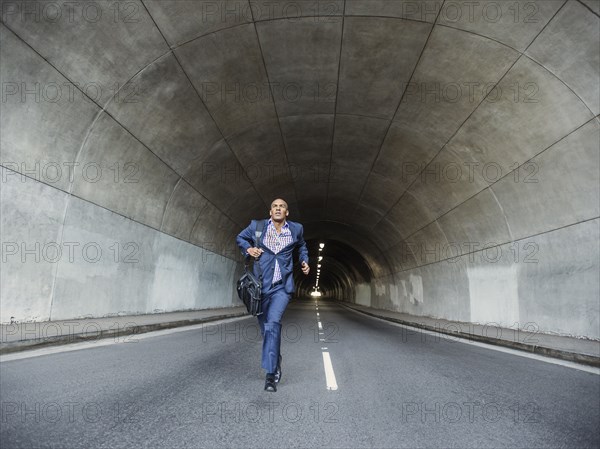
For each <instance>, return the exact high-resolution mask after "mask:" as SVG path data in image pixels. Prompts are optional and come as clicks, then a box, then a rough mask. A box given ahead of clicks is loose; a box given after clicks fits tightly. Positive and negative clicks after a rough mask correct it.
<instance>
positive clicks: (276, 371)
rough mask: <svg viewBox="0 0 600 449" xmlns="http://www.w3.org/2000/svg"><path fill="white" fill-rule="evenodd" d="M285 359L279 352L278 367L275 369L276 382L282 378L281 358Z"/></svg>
mask: <svg viewBox="0 0 600 449" xmlns="http://www.w3.org/2000/svg"><path fill="white" fill-rule="evenodd" d="M282 359H283V357H281V354H279V361H278V362H277V369H276V370H275V383H276V384H278V383H279V381H280V380H281V360H282Z"/></svg>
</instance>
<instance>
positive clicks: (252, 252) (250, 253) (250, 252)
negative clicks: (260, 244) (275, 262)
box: [246, 248, 263, 259]
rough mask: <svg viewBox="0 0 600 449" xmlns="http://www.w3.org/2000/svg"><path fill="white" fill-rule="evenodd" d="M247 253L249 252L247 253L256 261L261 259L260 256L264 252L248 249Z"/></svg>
mask: <svg viewBox="0 0 600 449" xmlns="http://www.w3.org/2000/svg"><path fill="white" fill-rule="evenodd" d="M246 252H247V253H248V254H249V255H250V256H252V257H254V258H255V259H258V258H259V257H260V255H261V254H262V253H263V250H262V249H260V248H248V249H247V250H246Z"/></svg>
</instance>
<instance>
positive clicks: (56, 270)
mask: <svg viewBox="0 0 600 449" xmlns="http://www.w3.org/2000/svg"><path fill="white" fill-rule="evenodd" d="M1 3H2V24H1V25H0V33H1V34H0V37H1V68H0V70H1V77H2V105H1V106H2V111H1V112H2V114H1V165H2V183H1V188H2V192H1V198H2V206H1V212H2V220H1V223H2V256H3V260H2V279H1V296H2V307H1V317H0V321H1V322H2V323H5V324H6V323H9V322H11V321H16V322H31V321H39V322H43V321H48V320H65V319H76V318H84V317H107V316H114V315H139V314H152V313H162V312H173V311H188V310H198V309H211V308H222V307H230V306H231V307H233V306H240V305H241V303H240V302H239V300H238V299H237V297H236V295H235V291H234V286H235V282H236V279H237V278H238V277H239V275H240V273H241V271H242V269H243V260H242V257H241V255H240V253H239V251H238V249H237V247H236V246H235V236H236V235H237V234H238V233H239V232H240V231H241V230H242V229H243V228H244V227H245V226H247V225H248V223H249V221H250V220H251V219H255V218H265V217H266V216H267V214H268V209H269V205H270V202H271V201H272V200H273V199H274V198H278V197H282V198H284V199H286V200H287V202H288V204H289V206H290V217H289V218H290V219H291V220H294V221H298V222H300V223H302V224H303V225H304V228H305V238H306V240H307V242H308V247H309V251H310V255H311V267H312V272H311V274H310V276H309V277H307V278H304V277H303V276H302V275H301V273H300V272H298V276H297V287H298V294H297V296H298V297H299V298H304V297H307V296H308V295H309V293H310V292H311V291H312V289H313V287H314V285H315V274H316V264H317V256H318V254H319V253H318V244H319V243H324V244H325V247H324V250H323V252H322V254H323V260H322V261H321V264H322V271H321V278H320V284H319V285H320V288H321V292H322V294H323V297H324V299H327V300H331V301H340V302H345V303H355V304H360V305H363V306H367V307H370V308H374V309H382V310H390V311H399V312H403V313H406V314H409V315H413V316H428V317H433V318H439V319H444V320H449V321H457V322H467V323H490V322H493V323H496V324H497V325H499V326H502V327H512V328H519V327H523V326H524V325H525V324H526V323H535V324H536V326H538V329H539V331H540V332H542V333H549V334H558V335H568V336H577V337H585V338H588V339H600V322H599V316H600V308H599V292H600V286H599V277H598V276H599V275H598V273H599V245H598V241H599V240H598V239H599V226H598V225H599V222H598V218H599V203H600V201H599V179H600V160H599V134H600V133H599V131H600V122H599V118H598V114H599V113H600V89H599V86H600V82H599V76H600V67H599V66H600V57H599V53H600V36H599V29H600V26H599V25H600V18H599V14H600V6H599V3H598V2H597V1H594V0H568V1H565V0H544V1H536V2H533V1H514V2H488V1H480V2H475V3H473V2H449V1H446V2H442V1H401V0H398V1H374V0H368V1H367V0H365V1H363V0H346V1H343V0H321V1H284V0H279V1H275V2H263V1H259V0H249V1H241V0H240V1H237V0H231V1H158V0H128V1H122V2H102V1H94V2H75V3H73V2H62V1H56V2H46V1H40V2H34V1H9V0H3V1H2V2H1Z"/></svg>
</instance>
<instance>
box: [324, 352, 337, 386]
mask: <svg viewBox="0 0 600 449" xmlns="http://www.w3.org/2000/svg"><path fill="white" fill-rule="evenodd" d="M323 365H324V366H325V380H326V382H327V389H328V390H337V389H338V384H337V382H336V380H335V373H334V372H333V365H332V364H331V357H329V352H326V351H323Z"/></svg>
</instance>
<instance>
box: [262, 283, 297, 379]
mask: <svg viewBox="0 0 600 449" xmlns="http://www.w3.org/2000/svg"><path fill="white" fill-rule="evenodd" d="M289 302H290V295H289V293H286V291H285V287H284V285H283V284H281V283H280V284H279V285H276V286H275V287H271V288H270V289H269V290H268V291H267V292H266V293H263V303H262V310H263V313H262V315H259V316H258V323H259V325H260V332H261V335H262V337H263V347H262V367H263V368H264V369H265V370H266V372H267V373H274V372H275V369H276V368H277V361H278V360H279V350H280V348H281V317H282V316H283V312H285V308H286V307H287V305H288V303H289Z"/></svg>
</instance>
